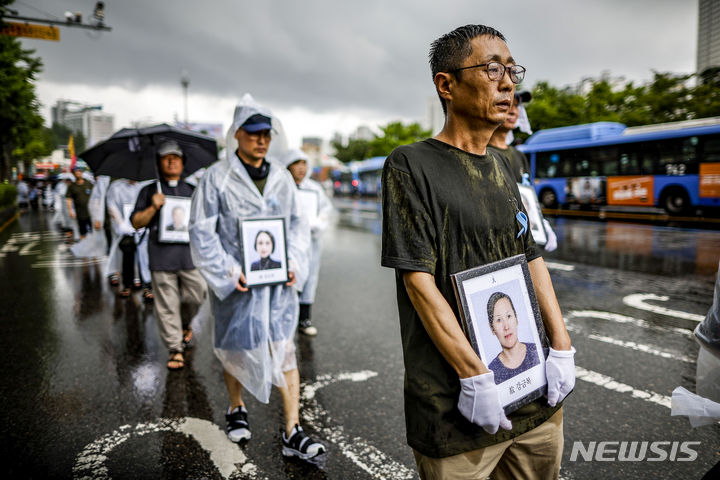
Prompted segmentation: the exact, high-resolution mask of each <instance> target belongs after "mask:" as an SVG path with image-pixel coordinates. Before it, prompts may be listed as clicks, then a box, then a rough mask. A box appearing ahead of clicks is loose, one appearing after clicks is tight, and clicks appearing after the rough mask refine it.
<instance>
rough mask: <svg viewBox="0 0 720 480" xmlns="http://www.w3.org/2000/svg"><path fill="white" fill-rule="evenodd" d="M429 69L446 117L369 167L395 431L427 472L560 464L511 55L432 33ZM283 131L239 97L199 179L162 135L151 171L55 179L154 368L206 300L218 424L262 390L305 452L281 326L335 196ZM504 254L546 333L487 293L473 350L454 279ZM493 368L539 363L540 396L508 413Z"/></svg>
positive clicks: (291, 359) (480, 37) (289, 449)
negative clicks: (277, 145)
mask: <svg viewBox="0 0 720 480" xmlns="http://www.w3.org/2000/svg"><path fill="white" fill-rule="evenodd" d="M430 67H431V73H432V76H433V82H434V85H435V89H436V91H437V94H438V96H439V98H440V102H441V104H442V106H443V111H444V112H445V125H444V127H443V129H442V130H441V131H440V132H439V133H438V134H437V135H435V137H433V138H430V139H427V140H424V141H421V142H417V143H413V144H411V145H406V146H403V147H399V148H397V149H396V150H395V151H393V152H392V153H391V154H390V156H389V157H388V159H387V161H386V163H385V167H384V170H383V177H382V195H383V205H382V209H383V212H382V213H383V231H382V254H381V263H382V265H383V266H385V267H388V268H392V269H393V270H394V272H395V279H396V288H397V308H398V312H399V320H400V326H401V337H402V349H403V357H404V362H405V417H406V428H407V440H408V443H409V445H410V446H411V447H412V449H413V453H414V455H415V459H416V462H417V467H418V471H419V473H420V476H421V477H422V478H427V479H439V478H448V479H449V478H482V479H484V478H486V477H488V476H491V477H492V478H508V479H509V478H538V479H549V478H558V474H559V469H560V459H561V454H562V448H563V408H562V405H563V401H564V399H565V397H566V396H567V395H568V394H569V393H570V392H571V391H572V389H573V388H574V384H575V370H574V360H573V358H574V353H575V349H574V348H573V346H572V344H571V340H570V337H569V335H568V332H567V330H566V329H565V325H564V322H563V319H562V314H561V311H560V307H559V305H558V302H557V299H556V296H555V292H554V289H553V286H552V282H551V280H550V275H549V273H548V270H547V267H546V266H545V263H544V262H543V259H542V256H541V249H540V248H539V246H538V245H536V243H535V241H534V240H533V237H532V235H531V232H530V230H529V229H528V228H527V212H526V207H524V206H523V201H522V198H521V196H520V193H519V190H518V183H523V181H524V180H525V181H527V174H528V173H529V172H528V170H529V168H528V164H527V159H525V158H524V156H523V155H522V153H520V152H519V151H517V150H515V149H513V148H512V147H508V140H509V138H508V137H509V134H510V132H511V131H512V129H513V128H514V127H515V126H516V125H515V123H516V122H517V120H518V118H519V117H522V115H524V111H522V112H521V113H522V115H521V114H519V111H520V110H519V109H520V107H521V106H522V102H527V101H529V100H530V96H529V94H528V93H527V92H518V93H516V92H515V87H516V84H518V83H520V82H521V81H522V80H523V78H524V74H525V69H524V68H523V67H522V66H520V65H518V64H516V62H515V60H514V59H513V57H512V55H511V54H510V51H509V49H508V46H507V44H506V41H505V37H504V36H503V35H502V34H501V33H500V32H498V31H497V30H495V29H493V28H490V27H486V26H483V25H467V26H464V27H460V28H458V29H456V30H453V31H452V32H450V33H448V34H446V35H444V36H442V37H440V38H439V39H437V40H436V41H435V42H434V43H433V44H432V46H431V50H430ZM525 119H526V117H525ZM278 129H279V121H278V120H277V118H276V117H275V116H274V115H273V113H272V112H271V111H270V110H269V109H267V108H266V107H264V106H262V105H260V104H258V103H257V102H255V100H254V99H253V98H252V97H250V96H249V95H246V96H245V97H244V98H243V100H242V101H241V103H240V104H239V105H238V106H237V107H236V108H235V111H234V114H233V118H232V125H231V127H230V130H229V134H228V141H227V146H226V149H225V155H224V156H223V157H222V158H220V159H219V160H218V161H216V162H215V163H213V164H211V165H209V166H208V167H207V168H206V170H205V171H204V172H202V174H201V175H200V174H198V175H195V176H194V180H192V181H191V180H190V177H188V176H187V175H186V174H187V173H188V172H186V171H185V170H184V167H185V165H186V162H187V159H188V155H189V153H188V152H187V151H186V150H185V149H184V148H183V147H182V146H181V145H180V143H178V142H177V141H174V140H168V141H165V142H163V143H162V144H160V145H158V146H157V149H156V155H155V162H156V167H157V172H158V178H157V179H155V180H151V181H146V182H135V181H133V180H128V179H122V178H117V179H111V178H109V177H99V178H97V179H95V183H94V186H93V185H92V181H90V180H88V179H86V178H84V177H83V173H82V171H80V170H75V171H73V175H74V181H73V180H72V179H70V178H64V179H63V182H61V183H60V184H59V185H58V187H56V188H57V190H56V195H57V196H59V198H61V199H64V200H65V201H64V202H59V204H58V206H59V216H58V222H59V223H61V224H62V225H63V228H74V229H76V231H77V233H76V236H77V237H78V238H79V239H80V241H79V242H78V243H76V244H75V245H73V251H74V252H75V253H76V254H78V255H87V254H88V251H89V250H93V249H94V248H95V247H96V246H97V245H103V246H104V248H105V249H107V250H109V255H108V262H107V268H106V273H107V275H108V278H109V279H110V282H111V283H113V284H114V285H117V286H118V295H119V296H120V297H122V298H127V297H129V296H131V295H132V291H133V289H135V288H137V289H142V290H143V296H144V298H145V299H146V300H147V301H152V302H153V309H154V312H155V318H156V320H157V325H158V330H159V332H160V337H161V338H162V341H163V344H164V345H165V347H166V348H167V351H168V357H167V358H168V360H167V368H168V369H170V370H179V369H182V368H183V367H184V365H185V360H186V359H185V355H184V354H185V351H186V349H188V348H190V347H191V346H192V340H193V332H192V328H191V321H192V319H193V317H194V316H195V315H196V314H197V312H198V310H199V308H200V306H201V305H202V303H203V302H204V301H205V299H206V298H209V305H210V311H211V314H212V318H213V324H214V330H213V332H214V334H213V339H212V344H213V349H214V352H215V355H216V357H217V359H218V361H219V362H220V364H221V365H222V368H223V377H224V381H225V385H226V387H227V393H228V402H227V405H228V406H227V410H226V411H225V418H226V431H227V435H228V437H229V438H230V440H232V441H233V442H246V441H248V440H250V439H251V438H252V429H253V428H255V426H254V425H253V427H252V428H251V421H250V419H251V413H252V412H250V411H248V408H247V405H246V403H245V400H244V399H245V398H246V395H247V394H249V395H252V396H253V397H255V398H256V399H258V400H259V401H261V402H264V403H267V402H268V401H269V398H270V395H271V391H272V389H273V387H275V389H277V391H278V393H279V395H280V398H281V400H282V406H283V413H284V428H283V433H282V454H283V455H285V456H295V457H299V458H302V459H310V458H313V457H316V456H318V455H320V454H322V453H324V452H326V451H327V447H326V446H325V445H324V444H323V443H322V442H321V441H319V440H317V439H315V438H312V437H311V436H309V435H308V434H307V433H306V432H305V431H304V430H303V428H302V426H301V422H300V412H299V408H300V407H299V405H300V401H299V400H300V393H299V388H300V378H299V373H298V363H297V354H296V348H295V341H294V335H295V332H296V331H298V330H299V331H300V333H302V334H305V335H308V336H314V335H316V334H317V333H318V330H317V327H316V325H313V320H312V314H311V312H312V306H313V303H314V301H315V294H316V289H317V285H318V278H319V269H320V260H321V255H322V234H323V231H324V230H325V229H326V228H327V226H328V224H329V217H330V214H331V212H332V204H331V202H330V200H329V199H328V198H327V196H326V195H325V193H324V190H323V188H322V187H321V186H320V185H319V184H318V183H317V182H315V181H314V180H312V179H310V178H309V176H308V171H309V168H308V167H309V165H308V162H309V158H308V157H307V155H306V154H305V153H304V152H302V151H300V150H295V149H290V150H287V151H284V152H281V154H280V155H277V156H273V155H270V152H271V149H270V146H271V143H272V142H273V138H274V135H275V134H276V133H277V132H278ZM56 203H57V202H56ZM523 219H524V221H523ZM73 221H74V222H73ZM275 222H279V225H281V227H279V228H277V227H275V225H277V223H275ZM546 228H547V229H549V230H550V231H551V229H550V226H549V224H546ZM548 236H549V237H552V238H553V239H554V235H548ZM90 237H94V238H96V239H97V241H95V240H91V238H90ZM102 239H105V243H103V242H102V241H101V240H102ZM553 242H554V240H553ZM553 242H550V241H548V243H546V244H545V248H546V249H547V250H550V249H552V248H554V244H553ZM85 247H88V248H87V249H85ZM517 256H521V257H524V261H525V262H526V264H527V268H528V271H529V276H530V277H531V279H532V284H533V286H534V291H535V295H536V297H537V304H538V306H539V311H540V313H541V316H542V324H543V326H544V331H545V333H546V334H547V340H548V344H547V348H545V349H544V351H542V350H541V349H538V348H536V347H537V346H536V344H535V343H528V342H522V341H518V339H517V333H516V332H517V329H516V328H517V318H516V317H517V314H516V306H515V305H514V303H513V301H512V300H511V299H510V297H509V296H507V295H505V296H502V295H500V296H498V297H497V298H495V299H494V300H493V301H492V302H491V303H489V304H488V305H489V306H488V311H489V313H488V315H489V317H490V318H489V320H490V322H489V326H490V328H491V329H492V331H493V335H496V336H497V339H498V341H499V342H500V344H501V345H502V350H501V353H500V354H499V355H498V356H497V358H496V359H495V361H493V363H492V364H490V365H486V364H485V363H483V361H482V360H481V358H480V357H479V355H478V353H477V352H476V351H475V350H474V349H473V347H472V345H471V343H470V341H469V340H468V337H467V336H466V335H465V333H464V332H463V330H462V327H461V321H460V308H459V306H458V301H457V299H456V295H455V291H454V287H453V283H452V281H451V275H453V274H455V273H457V272H461V271H466V270H468V269H472V268H475V267H479V266H482V265H486V264H489V263H492V262H497V261H500V260H503V259H507V258H510V257H517ZM278 272H279V276H278V275H276V274H277V273H278ZM495 317H497V318H495ZM488 363H490V362H488ZM495 364H497V365H498V366H499V367H498V368H502V369H504V371H514V370H517V369H518V368H520V367H523V368H525V369H530V368H543V369H544V370H543V372H542V378H544V379H546V383H547V389H546V395H545V396H543V397H539V398H535V399H533V400H532V401H531V402H528V403H527V404H525V405H522V406H521V407H520V408H518V409H515V410H512V411H511V410H508V409H507V408H504V405H503V404H501V401H500V398H501V393H500V385H499V384H500V383H502V381H504V377H503V378H500V377H499V376H497V377H496V375H500V374H499V373H495V374H494V372H493V369H492V368H489V367H491V366H493V365H495ZM513 369H514V370H513ZM503 375H505V373H503Z"/></svg>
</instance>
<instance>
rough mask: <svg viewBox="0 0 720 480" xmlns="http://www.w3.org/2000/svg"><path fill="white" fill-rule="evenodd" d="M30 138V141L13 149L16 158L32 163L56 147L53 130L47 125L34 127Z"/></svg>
mask: <svg viewBox="0 0 720 480" xmlns="http://www.w3.org/2000/svg"><path fill="white" fill-rule="evenodd" d="M29 138H30V140H29V141H27V142H25V144H23V145H22V146H21V147H17V148H15V150H13V152H12V156H13V159H14V160H16V161H21V162H25V164H30V162H32V161H33V160H35V159H37V158H41V157H47V156H48V155H50V154H51V153H52V151H53V149H54V148H55V145H54V144H53V134H52V131H51V130H50V129H49V128H47V127H45V126H40V127H39V128H36V129H34V130H33V131H32V132H30V135H29Z"/></svg>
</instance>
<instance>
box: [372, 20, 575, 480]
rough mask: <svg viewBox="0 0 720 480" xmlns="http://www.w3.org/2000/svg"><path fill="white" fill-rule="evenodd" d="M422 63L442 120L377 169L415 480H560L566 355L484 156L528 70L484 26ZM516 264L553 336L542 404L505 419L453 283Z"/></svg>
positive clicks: (507, 199)
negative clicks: (519, 260) (459, 276)
mask: <svg viewBox="0 0 720 480" xmlns="http://www.w3.org/2000/svg"><path fill="white" fill-rule="evenodd" d="M430 66H431V70H432V75H433V80H434V83H435V88H436V91H437V93H438V96H439V97H440V101H441V104H442V106H443V110H444V112H445V115H446V116H445V125H444V127H443V129H442V130H441V131H440V133H438V134H437V135H436V136H435V137H434V138H430V139H427V140H424V141H421V142H417V143H413V144H410V145H405V146H402V147H399V148H397V149H395V150H394V151H393V152H392V153H391V154H390V156H389V157H388V159H387V161H386V163H385V167H384V169H383V188H382V191H383V232H382V260H381V261H382V265H384V266H386V267H390V268H393V269H395V279H396V288H397V302H398V311H399V317H400V331H401V337H402V345H403V359H404V362H405V372H406V373H405V417H406V428H407V438H408V443H409V444H410V446H411V447H412V448H413V453H414V456H415V460H416V464H417V467H418V471H419V473H420V477H421V478H422V479H446V478H447V479H451V478H486V477H488V476H491V475H492V477H493V478H501V479H511V478H537V479H550V478H557V477H558V474H559V470H560V460H561V457H562V447H563V434H562V410H561V404H559V402H561V401H562V400H563V399H564V397H565V396H566V395H567V394H568V393H569V392H570V390H572V388H573V386H574V383H575V373H574V361H573V355H574V349H573V348H572V346H571V342H570V337H569V335H568V333H567V330H566V329H565V324H564V322H563V318H562V313H561V311H560V307H559V305H558V302H557V299H556V297H555V292H554V290H553V286H552V282H551V280H550V275H549V273H548V270H547V267H546V266H545V263H544V262H543V259H542V257H541V256H540V252H539V250H538V247H537V246H536V245H535V242H534V241H533V239H532V236H531V234H530V231H529V228H528V225H527V213H526V212H525V211H524V208H523V206H522V200H521V198H520V194H519V192H518V188H517V184H516V182H515V178H514V175H513V174H512V170H511V167H510V163H509V162H508V160H507V159H506V158H505V157H503V156H501V155H499V154H497V153H493V152H491V151H490V150H489V149H487V144H488V141H489V139H490V137H491V136H492V134H493V131H494V130H495V128H497V126H498V125H500V124H502V123H503V122H504V121H505V117H506V115H507V113H508V111H509V109H510V108H511V105H512V101H513V93H514V90H515V84H517V83H520V82H521V81H522V79H523V78H524V74H525V69H524V68H523V67H522V66H520V65H517V64H516V62H515V60H514V59H513V57H512V55H511V54H510V51H509V49H508V46H507V44H506V43H505V38H504V37H503V35H502V34H501V33H500V32H498V31H497V30H495V29H493V28H490V27H486V26H484V25H466V26H464V27H460V28H457V29H456V30H454V31H452V32H450V33H448V34H446V35H444V36H442V37H440V38H439V39H438V40H436V41H435V42H433V44H432V46H431V51H430ZM516 255H523V256H525V258H526V260H527V263H528V272H529V276H530V277H531V280H532V286H533V288H534V290H535V292H536V295H537V303H538V306H539V311H540V314H541V318H542V323H543V326H544V330H545V332H546V334H547V336H548V339H549V345H550V349H549V355H548V357H547V359H546V360H545V367H546V368H545V374H546V378H547V383H548V396H547V398H544V397H541V398H538V399H536V400H533V401H532V402H530V403H528V404H526V405H524V406H522V407H520V408H518V409H517V410H515V411H513V412H511V413H509V415H508V416H507V417H506V415H505V412H504V410H503V406H502V405H501V400H500V392H499V388H498V385H496V383H495V379H494V375H493V373H492V372H491V371H490V370H489V369H488V367H487V365H486V364H485V363H483V361H482V360H481V358H480V357H479V356H478V354H477V353H476V352H475V350H474V349H473V347H472V345H471V343H470V341H469V340H468V338H467V337H466V335H465V333H464V332H463V329H462V327H461V321H460V310H459V306H458V301H457V299H456V298H455V291H454V287H453V281H452V278H451V275H452V274H456V273H458V272H463V271H465V270H469V269H472V268H476V267H479V266H483V265H488V264H491V263H493V262H497V261H501V260H504V259H507V258H510V257H514V256H516Z"/></svg>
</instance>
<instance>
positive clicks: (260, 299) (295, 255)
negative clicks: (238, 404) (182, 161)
mask: <svg viewBox="0 0 720 480" xmlns="http://www.w3.org/2000/svg"><path fill="white" fill-rule="evenodd" d="M243 100H244V101H246V100H247V96H246V98H244V99H243ZM240 107H241V106H238V108H236V113H237V112H238V111H239V110H238V109H240ZM242 115H245V114H242ZM242 115H240V117H238V116H237V115H236V120H237V121H240V120H241V119H242ZM273 125H275V126H276V125H278V124H277V123H275V119H274V118H273ZM231 131H232V133H234V130H233V127H231ZM229 136H230V137H233V135H229ZM233 140H234V137H233ZM273 142H274V139H273ZM271 145H272V144H271ZM236 149H237V145H236V144H235V145H230V144H229V145H228V148H227V150H226V158H225V159H224V160H220V161H218V162H216V163H214V164H213V165H212V166H210V167H209V168H208V169H207V171H206V172H205V175H204V176H203V177H202V179H200V181H199V182H198V185H197V188H196V190H195V193H194V195H193V199H192V206H191V213H190V226H189V227H190V228H189V233H190V252H191V254H192V260H193V263H194V264H195V266H196V267H197V268H198V269H199V270H200V272H201V273H202V275H203V277H204V278H205V280H206V281H207V284H208V287H209V291H210V303H211V308H212V312H213V316H214V318H215V321H214V349H215V354H216V356H217V357H218V359H219V360H220V362H221V363H222V365H223V368H224V369H225V370H226V371H228V372H229V373H230V374H232V375H233V376H234V377H235V378H237V379H238V380H239V381H240V383H242V385H243V387H244V388H245V389H247V390H248V391H249V392H250V393H252V394H253V395H254V396H255V397H256V398H257V399H258V400H259V401H261V402H264V403H267V402H268V401H269V398H270V389H271V386H272V385H277V386H285V378H284V376H283V373H284V372H286V371H289V370H293V369H295V368H297V363H296V360H295V345H294V343H293V336H294V333H295V329H296V327H297V319H298V299H297V293H296V290H295V288H294V287H287V286H285V285H284V284H281V285H272V286H264V287H253V288H250V290H249V291H248V292H240V291H238V290H236V286H237V283H238V280H239V277H240V273H241V272H242V262H243V247H242V245H241V242H240V222H241V221H242V220H243V219H248V218H259V217H282V218H283V219H284V222H285V232H286V242H287V253H288V265H289V267H290V269H291V270H293V271H294V272H295V275H296V278H297V281H298V283H300V282H302V283H304V282H305V279H306V277H307V250H308V247H309V245H308V244H309V239H310V235H309V229H308V225H307V221H306V220H305V219H304V217H301V215H300V212H299V208H298V203H297V198H296V187H295V183H294V182H293V180H292V176H291V175H290V172H288V171H287V170H286V169H285V168H284V167H283V166H282V165H280V164H279V163H277V162H276V161H273V160H271V159H268V160H269V163H270V170H269V173H268V176H267V180H266V184H265V187H264V189H263V193H262V194H261V193H260V191H259V190H258V188H257V187H256V185H255V183H254V182H253V180H252V179H251V178H250V176H249V175H248V173H247V170H246V169H245V167H244V166H243V165H242V163H241V160H240V159H239V158H238V157H237V155H236V153H235V150H236Z"/></svg>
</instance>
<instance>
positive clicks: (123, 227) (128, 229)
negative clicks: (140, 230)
mask: <svg viewBox="0 0 720 480" xmlns="http://www.w3.org/2000/svg"><path fill="white" fill-rule="evenodd" d="M118 230H119V231H120V233H121V234H122V235H135V229H134V228H133V226H132V225H130V222H122V223H120V225H118Z"/></svg>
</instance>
